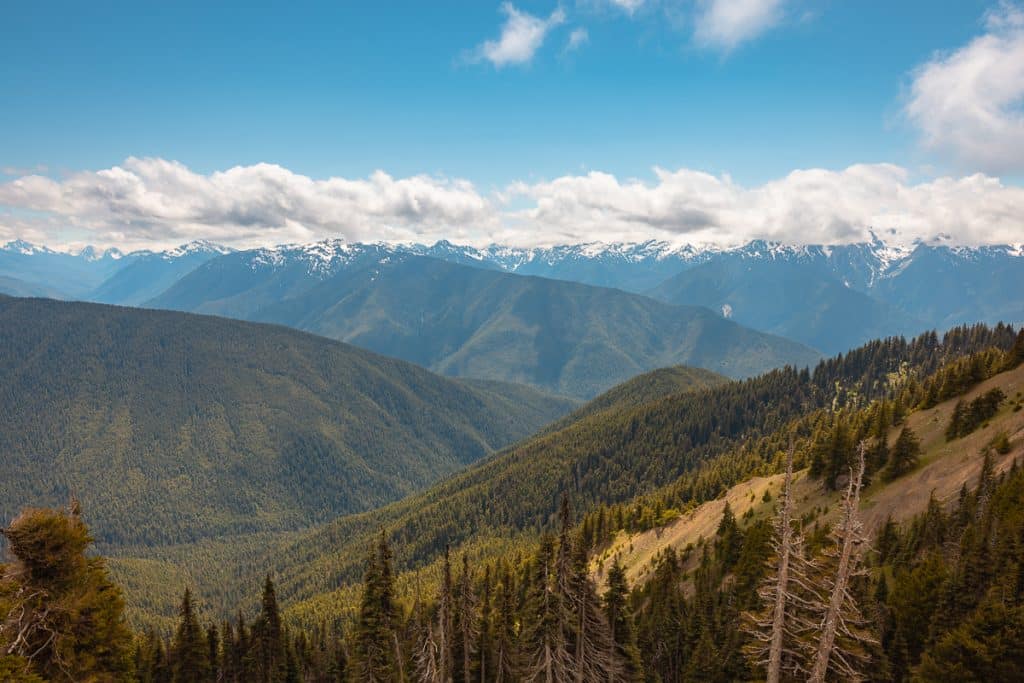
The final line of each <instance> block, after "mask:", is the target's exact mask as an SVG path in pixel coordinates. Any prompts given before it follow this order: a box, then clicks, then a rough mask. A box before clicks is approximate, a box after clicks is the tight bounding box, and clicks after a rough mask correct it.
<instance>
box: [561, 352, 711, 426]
mask: <svg viewBox="0 0 1024 683" xmlns="http://www.w3.org/2000/svg"><path fill="white" fill-rule="evenodd" d="M729 381H730V380H729V378H728V377H723V376H722V375H719V374H716V373H714V372H711V371H710V370H704V369H702V368H691V367H688V366H686V365H674V366H672V367H668V368H658V369H657V370H651V371H650V372H645V373H643V374H642V375H637V376H636V377H634V378H633V379H631V380H627V381H625V382H623V383H622V384H619V385H616V386H614V387H612V388H611V389H609V390H608V391H606V392H604V393H603V394H601V395H600V396H598V397H597V398H595V399H593V400H591V401H587V403H585V404H584V405H583V406H581V407H580V408H579V409H577V410H574V411H573V412H572V413H570V414H569V415H566V416H565V417H563V418H562V419H561V420H559V421H558V422H555V423H554V424H552V425H551V426H549V427H548V428H547V431H557V430H559V429H562V428H563V427H566V426H568V425H570V424H571V423H573V422H576V421H577V420H581V419H583V418H585V417H588V416H590V415H593V414H594V413H599V412H602V411H605V410H624V409H626V408H633V407H636V406H639V405H641V404H643V403H649V402H651V401H656V400H657V399H660V398H664V397H665V396H671V395H673V394H681V393H684V392H688V391H700V390H701V389H708V388H710V387H715V386H719V385H721V384H725V383H727V382H729Z"/></svg>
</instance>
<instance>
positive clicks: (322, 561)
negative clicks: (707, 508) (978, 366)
mask: <svg viewBox="0 0 1024 683" xmlns="http://www.w3.org/2000/svg"><path fill="white" fill-rule="evenodd" d="M1014 339H1015V333H1014V331H1013V330H1012V329H1009V328H1006V327H999V328H996V329H988V328H984V327H976V328H962V329H957V330H954V331H952V332H951V333H949V334H947V335H946V336H945V337H944V338H939V337H936V336H935V335H934V334H929V335H924V336H922V337H920V338H918V339H916V340H913V341H912V342H907V341H904V340H902V339H899V338H895V339H889V340H885V341H877V342H872V343H871V344H868V345H866V346H864V347H862V348H860V349H856V350H854V351H851V352H850V353H848V354H845V355H843V356H840V357H837V358H835V359H831V360H829V361H825V362H823V363H821V364H820V365H819V366H818V367H816V368H815V370H814V371H813V372H808V371H796V370H792V369H784V370H777V371H773V372H770V373H767V374H765V375H762V376H760V377H757V378H754V379H750V380H746V381H742V382H729V383H726V384H722V385H719V386H714V387H710V388H708V389H704V390H701V391H696V392H689V393H682V394H676V395H671V396H666V397H663V398H661V399H657V400H654V401H652V402H649V403H645V404H643V405H640V406H636V407H630V408H624V409H622V410H607V411H601V412H597V413H594V414H592V415H588V416H586V417H583V418H582V419H580V420H578V421H576V422H573V423H572V424H570V425H568V426H567V427H565V428H564V429H562V430H560V431H557V432H554V433H543V434H541V435H539V436H537V437H535V438H533V439H530V440H528V441H525V442H523V443H521V444H517V445H516V446H514V447H512V448H510V449H507V450H505V451H504V452H501V453H499V454H497V455H495V456H492V457H490V458H488V459H486V460H484V461H483V462H481V463H478V464H476V465H473V466H471V467H470V468H468V469H467V470H465V471H464V472H461V473H458V474H456V475H454V476H452V477H450V478H448V479H447V480H445V481H442V482H440V483H438V484H436V485H434V486H432V487H431V488H429V489H427V490H426V491H424V492H422V493H419V494H415V495H412V496H410V497H408V498H406V499H404V500H401V501H399V502H396V503H393V504H391V505H388V506H385V507H383V508H380V509H378V510H374V511H370V512H366V513H362V514H358V515H349V516H346V517H341V518H339V519H337V520H335V521H332V522H329V523H326V524H323V525H318V526H316V527H313V528H311V529H309V530H306V531H301V532H297V533H289V534H280V535H275V536H271V537H260V538H235V539H231V540H230V541H209V542H204V543H200V544H190V545H187V546H180V547H169V548H160V549H143V548H134V549H133V548H122V549H120V550H118V551H117V554H118V555H119V556H121V557H145V558H148V559H151V560H158V561H161V562H168V563H171V564H172V565H175V566H187V567H188V569H189V572H190V574H191V576H193V577H194V579H195V580H196V582H197V585H199V586H200V588H201V589H202V591H203V595H204V596H205V597H206V598H207V599H208V600H210V602H211V604H213V605H215V606H216V607H217V608H221V607H224V606H227V605H232V604H236V602H237V601H238V600H241V599H244V598H245V597H249V590H248V586H250V585H252V584H253V583H254V582H257V581H258V576H257V575H256V574H257V573H258V572H260V571H266V570H267V569H272V570H273V572H274V573H275V575H276V576H277V577H278V579H279V585H278V588H279V591H280V594H281V595H282V596H283V597H284V599H286V600H288V601H298V600H307V599H310V598H316V599H315V600H313V601H312V602H311V603H309V604H307V606H306V607H305V608H304V609H305V614H306V615H307V616H308V615H313V614H318V615H320V616H326V615H327V612H328V611H329V610H327V609H326V606H327V605H331V604H333V601H334V598H333V597H332V596H331V592H332V591H335V590H336V589H337V587H338V586H344V585H346V584H352V583H354V582H357V581H358V580H359V578H360V577H361V575H362V572H363V569H364V558H365V551H366V548H367V547H368V546H369V545H370V544H371V542H372V539H373V538H374V536H375V534H376V533H377V532H378V531H379V530H380V529H382V528H383V529H386V531H387V534H388V537H389V539H391V541H392V542H393V544H394V546H395V565H396V568H397V569H400V570H409V569H414V568H417V567H422V566H426V565H430V564H431V563H433V562H435V561H436V560H437V558H438V556H439V553H440V551H441V550H442V549H443V548H444V547H445V545H446V544H451V545H452V546H453V547H462V546H464V547H494V546H493V544H497V546H496V547H502V548H506V547H507V545H508V543H510V542H511V543H515V542H516V539H520V538H531V537H533V536H534V535H535V534H536V533H537V531H538V530H540V529H543V528H546V527H548V526H549V525H550V524H551V523H552V521H553V519H554V516H555V514H556V511H557V505H558V499H559V496H560V495H561V494H562V493H563V492H568V493H570V494H571V496H572V499H573V502H574V505H575V506H576V507H577V509H579V510H589V509H594V508H596V507H598V506H613V505H616V504H620V503H622V504H625V503H628V502H629V501H631V500H634V499H637V497H638V496H644V495H645V494H653V493H655V492H660V491H662V490H663V489H664V487H667V486H672V485H677V484H678V482H680V481H683V482H684V487H683V488H681V489H679V490H677V491H673V492H672V496H674V498H673V501H675V500H676V499H678V498H680V497H682V498H684V499H698V500H699V499H707V497H708V496H710V497H714V496H715V495H717V494H718V493H719V492H721V491H723V490H724V489H725V488H728V486H731V485H732V484H734V483H736V481H739V480H740V479H741V478H742V477H745V476H747V475H749V473H750V472H751V471H752V469H754V468H756V467H758V466H763V465H764V462H765V458H766V457H768V455H767V454H768V453H771V454H772V455H774V453H775V451H774V450H773V447H771V448H769V446H766V445H761V446H758V445H757V444H758V443H759V440H760V439H761V438H762V437H767V436H769V435H773V434H776V433H777V432H778V431H779V430H780V429H782V428H784V427H786V426H787V425H788V424H790V423H791V422H792V421H793V420H796V419H799V418H802V417H803V416H805V415H808V414H811V413H813V412H814V411H816V410H820V409H824V408H826V407H831V406H834V405H845V404H850V405H858V404H859V403H861V402H863V401H865V400H866V399H868V398H871V397H876V396H881V395H884V394H885V393H886V392H888V391H890V390H891V386H892V382H893V381H894V378H902V379H900V380H899V381H912V378H915V377H924V376H926V375H928V374H929V373H932V372H934V371H935V370H936V369H938V368H939V367H940V366H941V365H942V364H943V363H945V362H947V361H948V360H950V359H955V358H957V357H959V356H961V355H963V354H965V353H969V352H971V351H972V350H977V349H982V348H988V347H991V346H998V347H1002V348H1009V346H1010V345H1012V344H1013V342H1014ZM726 456H728V457H726ZM716 458H719V461H718V462H719V463H720V464H719V466H716V467H715V468H713V469H708V468H706V467H705V466H704V465H705V464H706V463H708V462H711V461H713V460H715V459H716ZM690 475H692V476H690ZM681 477H682V479H680V478H681ZM673 504H678V503H675V502H673ZM648 523H650V522H648ZM115 567H118V569H119V571H122V570H123V571H128V569H127V568H123V567H122V566H119V565H118V564H117V563H115ZM246 567H257V568H259V569H258V570H256V573H254V574H252V575H250V577H249V579H248V580H247V581H242V582H239V580H238V576H239V574H240V572H241V573H242V574H244V572H245V571H246V569H245V568H246ZM317 596H320V597H317ZM166 609H168V610H169V609H170V606H169V605H168V606H167V607H166Z"/></svg>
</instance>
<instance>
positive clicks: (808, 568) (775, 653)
mask: <svg viewBox="0 0 1024 683" xmlns="http://www.w3.org/2000/svg"><path fill="white" fill-rule="evenodd" d="M793 450H794V447H793V442H792V441H790V444H789V449H788V450H787V452H786V474H785V478H784V480H783V485H782V500H781V505H780V508H779V512H778V514H777V515H776V518H775V521H774V527H775V529H774V531H775V533H774V538H773V541H772V543H773V548H774V551H775V552H774V556H775V559H774V562H773V563H772V564H773V566H774V568H775V571H774V572H772V573H771V574H770V575H769V576H768V577H767V578H766V579H765V581H764V582H763V583H762V585H761V587H760V588H759V589H758V595H759V596H760V598H761V601H762V603H763V604H764V605H765V609H764V610H763V611H762V612H761V613H759V614H748V615H746V620H745V627H744V630H745V631H746V632H747V634H748V635H750V636H751V638H752V641H751V643H750V644H748V645H747V647H746V648H745V651H746V654H747V656H748V658H749V659H750V660H751V662H752V663H753V664H754V665H756V666H764V667H765V670H766V678H765V680H766V681H767V682H768V683H778V682H779V680H780V679H781V677H782V672H783V670H788V671H790V672H791V673H797V672H798V671H801V670H802V669H803V667H802V666H801V664H800V662H801V659H802V657H801V651H800V647H799V644H800V643H802V642H805V641H806V640H807V638H808V637H809V634H810V633H812V632H813V631H814V630H815V627H816V624H815V623H814V622H813V621H812V619H810V618H809V617H808V616H807V614H808V613H809V612H810V611H811V610H812V609H813V605H815V604H818V603H820V602H821V597H820V595H819V593H818V589H817V587H816V586H815V582H814V581H813V580H811V578H810V576H811V575H812V574H813V573H814V572H815V570H816V566H815V565H814V563H813V562H812V561H811V560H809V559H808V558H807V557H806V555H805V553H804V552H803V537H802V534H801V533H800V532H799V530H797V529H795V528H794V520H793Z"/></svg>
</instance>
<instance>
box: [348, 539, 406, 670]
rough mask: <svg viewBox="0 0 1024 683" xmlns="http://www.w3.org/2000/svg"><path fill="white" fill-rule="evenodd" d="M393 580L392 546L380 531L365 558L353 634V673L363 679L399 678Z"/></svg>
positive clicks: (399, 653) (398, 652)
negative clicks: (368, 554) (365, 563)
mask: <svg viewBox="0 0 1024 683" xmlns="http://www.w3.org/2000/svg"><path fill="white" fill-rule="evenodd" d="M393 580H394V579H393V577H392V571H391V548H390V547H389V546H388V542H387V538H386V537H385V536H384V532H383V531H381V532H380V537H379V539H378V541H377V543H376V545H375V547H374V548H373V550H371V552H370V557H369V559H368V560H367V567H366V574H365V576H364V578H363V595H362V599H361V601H360V605H359V615H358V619H357V622H356V629H355V634H354V639H355V655H356V662H355V673H356V675H357V677H358V680H360V681H365V682H366V683H383V682H385V681H395V680H401V671H400V667H401V661H402V655H401V652H400V651H399V643H398V633H397V631H396V630H395V621H396V619H397V611H396V609H395V604H394V584H393Z"/></svg>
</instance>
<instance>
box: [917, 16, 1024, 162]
mask: <svg viewBox="0 0 1024 683" xmlns="http://www.w3.org/2000/svg"><path fill="white" fill-rule="evenodd" d="M985 26H986V32H985V33H984V34H982V35H980V36H978V37H976V38H974V39H973V40H972V41H970V42H969V43H968V44H967V45H965V46H963V47H961V48H960V49H958V50H955V51H954V52H952V53H948V54H940V55H937V56H936V57H935V58H934V59H932V60H931V61H929V62H927V63H926V64H924V65H922V66H921V67H919V68H918V69H917V70H916V71H915V72H914V75H913V82H912V84H911V86H910V93H909V98H908V101H907V103H906V110H905V111H906V115H907V117H908V118H909V120H910V121H911V122H912V123H913V124H914V125H915V126H916V127H917V128H918V129H919V130H920V133H921V140H922V143H923V144H924V145H925V146H926V147H927V148H929V149H931V150H933V151H935V152H938V153H940V154H943V155H947V156H949V157H950V158H952V159H953V160H955V161H956V162H957V163H960V164H962V165H964V166H967V167H970V168H971V169H982V170H984V171H987V172H990V173H1001V172H1007V171H1011V172H1019V171H1022V170H1024V106H1022V105H1024V8H1022V7H1021V6H1020V5H1017V4H1010V3H1008V2H1004V3H1002V4H1001V5H999V6H998V8H997V9H995V10H993V11H991V12H990V13H989V14H988V15H987V17H986V22H985Z"/></svg>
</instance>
